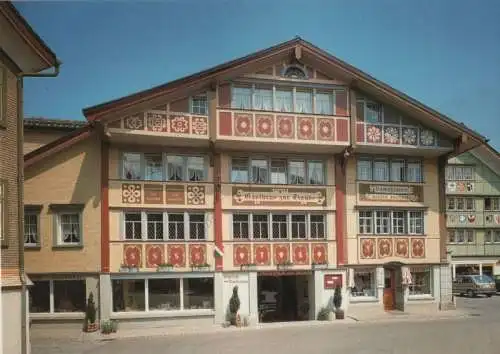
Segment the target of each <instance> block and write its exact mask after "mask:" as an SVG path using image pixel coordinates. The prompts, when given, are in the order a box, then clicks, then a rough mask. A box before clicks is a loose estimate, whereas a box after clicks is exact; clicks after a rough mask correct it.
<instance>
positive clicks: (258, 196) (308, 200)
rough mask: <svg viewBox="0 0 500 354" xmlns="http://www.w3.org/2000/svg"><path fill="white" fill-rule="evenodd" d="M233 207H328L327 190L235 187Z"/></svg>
mask: <svg viewBox="0 0 500 354" xmlns="http://www.w3.org/2000/svg"><path fill="white" fill-rule="evenodd" d="M232 195H233V198H232V200H233V205H238V206H239V205H253V206H256V205H261V206H309V207H314V206H316V207H321V206H326V189H325V188H273V187H233V191H232Z"/></svg>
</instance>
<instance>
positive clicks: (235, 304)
mask: <svg viewBox="0 0 500 354" xmlns="http://www.w3.org/2000/svg"><path fill="white" fill-rule="evenodd" d="M239 310H240V298H239V296H238V286H237V285H236V286H234V287H233V295H231V299H229V322H230V323H231V325H233V326H236V325H237V322H238V321H237V320H238V311H239Z"/></svg>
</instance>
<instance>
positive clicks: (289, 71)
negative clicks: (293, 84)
mask: <svg viewBox="0 0 500 354" xmlns="http://www.w3.org/2000/svg"><path fill="white" fill-rule="evenodd" d="M283 76H284V77H286V78H288V79H299V80H306V79H307V75H306V72H305V71H304V70H303V69H302V68H300V67H298V66H296V65H291V66H289V67H287V68H286V69H285V71H284V73H283Z"/></svg>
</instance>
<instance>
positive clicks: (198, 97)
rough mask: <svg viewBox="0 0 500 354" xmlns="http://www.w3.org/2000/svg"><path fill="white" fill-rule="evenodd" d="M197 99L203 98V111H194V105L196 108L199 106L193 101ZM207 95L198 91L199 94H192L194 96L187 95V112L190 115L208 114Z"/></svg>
mask: <svg viewBox="0 0 500 354" xmlns="http://www.w3.org/2000/svg"><path fill="white" fill-rule="evenodd" d="M199 99H204V100H205V106H204V109H205V113H200V112H195V107H196V108H197V109H198V108H200V107H201V106H196V105H195V101H196V100H199ZM208 106H209V104H208V95H207V94H206V93H200V94H199V95H194V96H190V97H189V113H190V114H192V115H196V116H205V117H206V116H208V115H209V113H208Z"/></svg>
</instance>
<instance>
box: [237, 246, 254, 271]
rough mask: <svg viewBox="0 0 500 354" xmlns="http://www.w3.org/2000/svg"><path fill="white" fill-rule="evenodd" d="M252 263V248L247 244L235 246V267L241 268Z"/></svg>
mask: <svg viewBox="0 0 500 354" xmlns="http://www.w3.org/2000/svg"><path fill="white" fill-rule="evenodd" d="M250 263H252V249H251V246H250V245H246V244H235V245H233V265H234V266H237V267H239V266H241V265H244V264H250Z"/></svg>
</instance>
